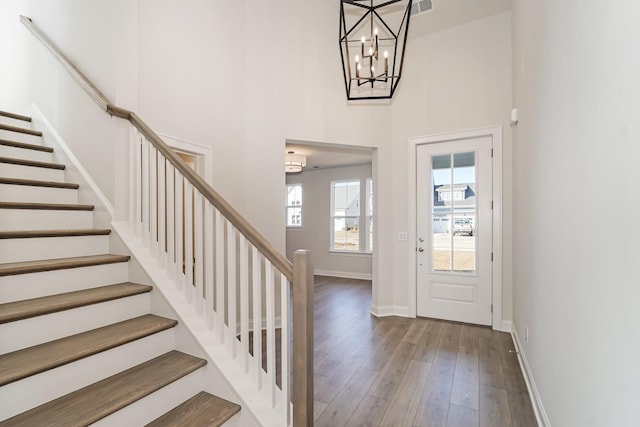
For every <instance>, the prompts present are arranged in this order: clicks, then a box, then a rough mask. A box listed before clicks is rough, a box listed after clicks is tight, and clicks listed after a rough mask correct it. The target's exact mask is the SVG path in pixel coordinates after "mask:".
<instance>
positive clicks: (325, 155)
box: [286, 141, 372, 171]
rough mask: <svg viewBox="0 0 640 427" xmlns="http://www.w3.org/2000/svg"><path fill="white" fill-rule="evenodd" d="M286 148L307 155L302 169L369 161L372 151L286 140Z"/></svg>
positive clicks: (334, 166)
mask: <svg viewBox="0 0 640 427" xmlns="http://www.w3.org/2000/svg"><path fill="white" fill-rule="evenodd" d="M286 150H287V151H293V152H295V153H296V154H304V155H305V156H307V166H306V167H305V168H304V171H309V170H313V169H327V168H337V167H344V166H354V165H363V164H367V163H371V153H372V149H370V148H362V147H354V146H348V145H335V144H314V143H307V142H302V141H289V142H287V146H286Z"/></svg>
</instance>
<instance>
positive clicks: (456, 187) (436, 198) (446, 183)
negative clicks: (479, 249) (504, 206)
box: [431, 151, 477, 273]
mask: <svg viewBox="0 0 640 427" xmlns="http://www.w3.org/2000/svg"><path fill="white" fill-rule="evenodd" d="M431 163H432V164H431V166H432V184H433V185H432V187H433V196H432V212H431V224H432V242H433V243H432V245H433V247H432V248H433V250H432V269H433V271H439V272H445V271H451V272H456V273H474V272H475V271H476V232H475V230H476V223H477V221H476V217H477V215H476V212H477V202H476V200H477V197H476V191H477V190H476V153H475V152H474V151H470V152H465V153H453V154H445V155H438V156H432V158H431Z"/></svg>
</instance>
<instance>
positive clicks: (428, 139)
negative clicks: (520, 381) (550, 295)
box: [407, 126, 507, 330]
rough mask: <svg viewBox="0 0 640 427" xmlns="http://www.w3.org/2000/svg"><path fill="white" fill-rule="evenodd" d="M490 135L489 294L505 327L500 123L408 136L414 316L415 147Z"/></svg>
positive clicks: (497, 324)
mask: <svg viewBox="0 0 640 427" xmlns="http://www.w3.org/2000/svg"><path fill="white" fill-rule="evenodd" d="M486 136H488V137H491V140H492V143H493V156H492V159H491V166H492V174H493V175H492V191H493V218H492V228H493V236H492V239H491V245H492V252H493V265H492V269H491V270H492V271H491V276H492V294H491V302H492V305H493V312H492V320H491V324H492V327H493V329H495V330H505V329H506V328H505V324H506V323H507V322H503V320H502V127H501V126H496V127H489V128H482V129H473V130H468V131H461V132H454V133H443V134H437V135H429V136H419V137H413V138H409V165H408V171H409V177H408V178H409V182H408V186H407V188H408V195H409V197H408V199H409V205H408V209H407V210H408V213H409V227H408V238H409V243H410V244H409V245H408V253H407V259H408V260H409V262H408V265H409V271H408V278H409V280H407V286H408V289H407V295H408V296H409V316H410V317H416V306H417V301H416V299H417V273H416V267H417V266H416V248H417V242H416V240H417V231H416V230H417V229H416V221H417V218H416V207H417V206H416V191H417V182H416V174H417V169H416V168H417V166H416V160H417V150H418V146H420V145H424V144H434V143H439V142H447V141H456V140H461V139H470V138H478V137H486Z"/></svg>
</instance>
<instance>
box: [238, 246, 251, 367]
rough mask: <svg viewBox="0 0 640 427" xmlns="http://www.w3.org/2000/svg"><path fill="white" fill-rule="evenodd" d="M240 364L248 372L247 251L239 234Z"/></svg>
mask: <svg viewBox="0 0 640 427" xmlns="http://www.w3.org/2000/svg"><path fill="white" fill-rule="evenodd" d="M239 240H240V366H241V367H242V372H244V373H245V374H246V373H247V372H249V253H248V246H247V239H246V238H245V237H244V236H243V235H242V234H240V237H239Z"/></svg>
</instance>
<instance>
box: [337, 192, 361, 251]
mask: <svg viewBox="0 0 640 427" xmlns="http://www.w3.org/2000/svg"><path fill="white" fill-rule="evenodd" d="M331 249H332V250H337V251H360V181H359V180H356V181H336V182H332V183H331Z"/></svg>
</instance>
